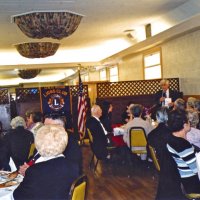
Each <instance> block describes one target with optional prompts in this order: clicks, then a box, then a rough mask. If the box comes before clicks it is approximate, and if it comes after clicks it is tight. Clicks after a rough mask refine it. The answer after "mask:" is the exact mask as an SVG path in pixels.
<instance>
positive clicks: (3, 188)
mask: <svg viewBox="0 0 200 200" xmlns="http://www.w3.org/2000/svg"><path fill="white" fill-rule="evenodd" d="M10 173H12V172H8V171H0V200H13V192H14V190H15V189H16V188H17V187H18V186H19V184H20V182H22V180H23V176H22V175H20V174H18V175H17V177H15V178H9V174H10Z"/></svg>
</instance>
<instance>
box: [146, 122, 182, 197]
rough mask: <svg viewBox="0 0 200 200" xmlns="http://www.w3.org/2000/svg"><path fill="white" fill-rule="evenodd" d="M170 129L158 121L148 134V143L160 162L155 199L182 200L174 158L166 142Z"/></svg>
mask: <svg viewBox="0 0 200 200" xmlns="http://www.w3.org/2000/svg"><path fill="white" fill-rule="evenodd" d="M170 136H171V131H170V130H169V129H168V128H167V126H166V125H165V124H164V123H160V124H159V125H158V126H157V127H156V128H155V129H154V130H152V131H151V132H150V133H149V134H148V138H147V141H148V144H150V145H151V146H152V147H154V148H155V150H156V155H157V157H158V161H159V164H160V175H159V181H158V188H157V195H156V200H169V199H170V200H182V199H185V197H184V195H183V194H182V190H181V184H180V183H181V182H180V177H179V174H178V170H177V167H176V164H175V162H174V160H173V159H172V157H171V155H170V154H169V152H168V150H167V147H166V144H167V142H168V139H169V137H170Z"/></svg>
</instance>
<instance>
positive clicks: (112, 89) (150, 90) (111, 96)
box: [96, 78, 182, 123]
mask: <svg viewBox="0 0 200 200" xmlns="http://www.w3.org/2000/svg"><path fill="white" fill-rule="evenodd" d="M160 80H161V79H157V80H139V81H122V82H116V83H98V84H97V99H96V102H97V103H98V104H100V105H101V104H102V102H103V101H105V100H106V101H110V102H112V104H113V108H114V109H113V114H112V116H113V117H112V120H113V123H121V120H122V119H121V115H122V113H123V112H124V111H125V109H126V105H127V104H128V103H129V102H133V103H139V104H142V105H143V106H145V107H148V108H149V107H152V106H153V105H154V104H155V96H154V94H155V93H156V92H157V91H159V90H160ZM168 80H169V81H170V88H171V89H172V90H176V91H179V79H178V78H169V79H168ZM181 95H182V94H181V93H180V97H181Z"/></svg>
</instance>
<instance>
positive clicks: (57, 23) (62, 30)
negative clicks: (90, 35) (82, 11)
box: [12, 11, 83, 40]
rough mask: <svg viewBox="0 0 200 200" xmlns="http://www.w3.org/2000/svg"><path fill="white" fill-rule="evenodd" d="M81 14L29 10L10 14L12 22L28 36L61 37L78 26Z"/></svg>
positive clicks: (66, 35) (72, 31) (70, 32)
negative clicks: (13, 14)
mask: <svg viewBox="0 0 200 200" xmlns="http://www.w3.org/2000/svg"><path fill="white" fill-rule="evenodd" d="M82 17H83V16H81V15H79V14H75V13H72V12H66V11H60V12H59V11H55V12H54V11H50V12H40V11H36V12H30V13H24V14H20V15H15V16H12V19H13V21H14V23H16V24H17V26H18V27H19V28H20V30H21V31H22V32H23V33H24V34H25V35H27V36H28V37H30V38H38V39H41V38H44V37H48V38H53V39H59V40H60V39H62V38H64V37H68V36H70V35H71V34H72V33H74V31H75V30H76V29H77V28H78V26H79V24H80V22H81V19H82Z"/></svg>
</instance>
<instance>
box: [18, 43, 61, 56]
mask: <svg viewBox="0 0 200 200" xmlns="http://www.w3.org/2000/svg"><path fill="white" fill-rule="evenodd" d="M59 45H60V44H59V43H52V42H30V43H21V44H16V45H15V47H16V49H17V51H18V52H19V53H20V55H22V56H24V57H26V58H45V57H48V56H52V55H54V54H55V53H56V51H57V50H58V47H59Z"/></svg>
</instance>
